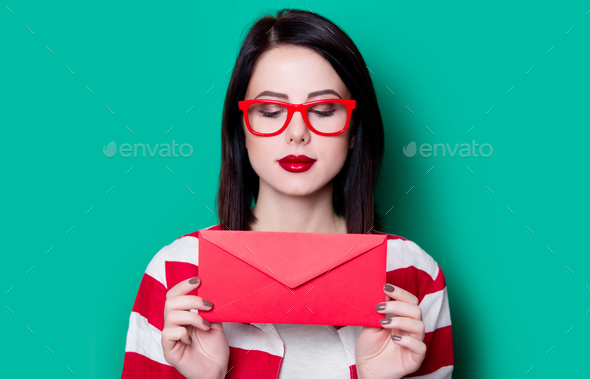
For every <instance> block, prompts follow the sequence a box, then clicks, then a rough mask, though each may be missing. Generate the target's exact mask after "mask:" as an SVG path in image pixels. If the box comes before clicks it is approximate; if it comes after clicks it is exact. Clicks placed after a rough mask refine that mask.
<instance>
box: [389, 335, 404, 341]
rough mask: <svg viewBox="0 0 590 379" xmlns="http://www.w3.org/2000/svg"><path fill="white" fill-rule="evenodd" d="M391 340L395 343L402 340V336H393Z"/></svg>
mask: <svg viewBox="0 0 590 379" xmlns="http://www.w3.org/2000/svg"><path fill="white" fill-rule="evenodd" d="M391 339H392V340H394V341H399V340H401V339H402V337H401V336H391Z"/></svg>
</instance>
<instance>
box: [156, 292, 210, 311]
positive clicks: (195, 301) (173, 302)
mask: <svg viewBox="0 0 590 379" xmlns="http://www.w3.org/2000/svg"><path fill="white" fill-rule="evenodd" d="M212 308H213V303H211V302H210V301H209V300H205V299H203V298H202V297H200V296H193V295H184V296H182V295H181V296H174V297H171V298H168V299H166V303H165V304H164V314H166V313H168V312H169V311H172V310H182V311H188V310H191V309H198V310H200V311H210V310H211V309H212Z"/></svg>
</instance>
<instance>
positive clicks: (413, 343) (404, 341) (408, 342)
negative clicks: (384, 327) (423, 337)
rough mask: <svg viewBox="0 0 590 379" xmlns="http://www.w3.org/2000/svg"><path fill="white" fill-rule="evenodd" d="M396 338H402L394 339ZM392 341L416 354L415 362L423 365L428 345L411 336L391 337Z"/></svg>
mask: <svg viewBox="0 0 590 379" xmlns="http://www.w3.org/2000/svg"><path fill="white" fill-rule="evenodd" d="M394 337H400V339H399V340H396V339H394ZM391 340H392V341H393V342H394V343H395V344H397V345H400V346H403V347H406V348H408V349H410V351H411V352H412V353H414V354H415V358H416V359H415V360H416V362H417V363H422V360H423V359H424V356H425V355H426V344H425V343H424V342H422V341H419V340H417V339H416V338H414V337H411V336H396V335H393V336H391Z"/></svg>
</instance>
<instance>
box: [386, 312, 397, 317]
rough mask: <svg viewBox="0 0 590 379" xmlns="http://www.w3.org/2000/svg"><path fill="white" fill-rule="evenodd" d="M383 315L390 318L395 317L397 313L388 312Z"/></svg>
mask: <svg viewBox="0 0 590 379" xmlns="http://www.w3.org/2000/svg"><path fill="white" fill-rule="evenodd" d="M385 317H387V318H392V317H397V315H396V314H393V313H388V314H386V315H385Z"/></svg>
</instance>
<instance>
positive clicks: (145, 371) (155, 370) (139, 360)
mask: <svg viewBox="0 0 590 379" xmlns="http://www.w3.org/2000/svg"><path fill="white" fill-rule="evenodd" d="M149 378H153V379H156V378H158V379H185V378H184V375H182V374H181V373H180V372H178V370H177V369H176V368H174V366H168V365H164V364H161V363H158V362H156V361H153V360H151V359H149V358H148V357H146V356H143V355H141V354H138V353H134V352H130V351H127V352H125V360H124V362H123V373H122V375H121V379H149Z"/></svg>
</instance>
